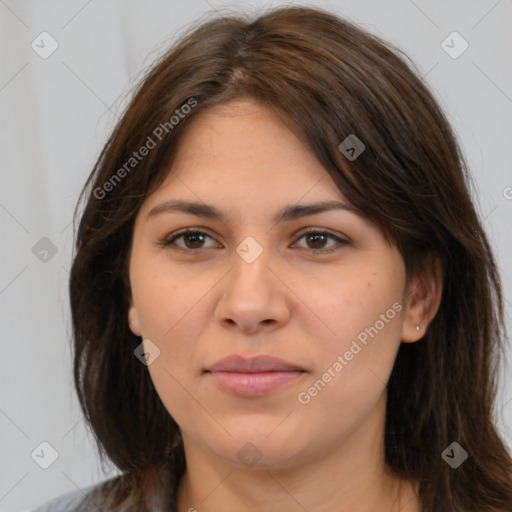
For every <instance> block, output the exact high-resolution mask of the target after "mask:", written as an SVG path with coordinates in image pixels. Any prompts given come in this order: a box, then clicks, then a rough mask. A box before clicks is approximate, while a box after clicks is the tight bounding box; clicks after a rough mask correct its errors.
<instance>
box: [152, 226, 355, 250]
mask: <svg viewBox="0 0 512 512" xmlns="http://www.w3.org/2000/svg"><path fill="white" fill-rule="evenodd" d="M205 238H210V239H211V240H213V238H212V237H211V236H210V235H208V234H207V233H205V232H204V231H195V230H191V229H190V230H186V231H181V232H179V233H176V234H175V235H172V236H171V237H169V238H166V239H165V240H164V241H163V242H162V244H161V245H163V246H164V247H169V246H171V245H175V246H176V247H177V248H178V249H181V250H184V251H190V250H192V251H194V250H197V249H205V248H207V247H203V246H202V244H203V243H204V239H205ZM303 238H304V239H306V240H307V243H308V244H311V243H312V244H313V247H304V248H305V249H306V250H309V251H313V252H324V253H330V252H333V251H335V250H337V249H338V248H339V246H342V245H346V244H347V243H348V242H347V241H346V240H343V239H342V238H339V237H338V236H335V235H333V234H332V233H329V232H326V231H307V232H305V233H302V235H301V236H300V237H299V239H298V240H301V239H303ZM179 239H183V240H184V241H186V240H188V241H189V242H185V247H183V246H181V245H179V244H177V243H175V242H176V240H179ZM328 239H331V240H333V241H334V242H335V243H334V247H333V246H331V247H330V248H325V247H323V246H324V245H325V242H326V241H327V240H328ZM214 242H215V241H214ZM215 243H216V242H215ZM217 245H218V244H217ZM214 246H215V244H214V245H213V246H210V247H214ZM320 246H322V247H320Z"/></svg>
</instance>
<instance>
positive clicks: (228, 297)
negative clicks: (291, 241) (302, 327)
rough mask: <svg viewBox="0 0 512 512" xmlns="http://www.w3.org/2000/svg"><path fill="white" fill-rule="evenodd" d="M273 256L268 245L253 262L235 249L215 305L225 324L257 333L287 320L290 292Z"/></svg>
mask: <svg viewBox="0 0 512 512" xmlns="http://www.w3.org/2000/svg"><path fill="white" fill-rule="evenodd" d="M271 260H272V258H271V257H270V250H269V249H266V248H265V249H264V250H263V252H262V253H261V254H260V255H259V256H258V257H257V258H256V259H255V260H254V261H252V262H251V263H249V262H247V261H246V260H244V259H243V258H242V257H241V256H239V254H238V253H234V255H233V268H232V269H231V271H230V272H228V274H227V275H226V277H225V278H224V279H223V280H222V281H221V283H220V286H221V287H222V295H221V297H220V299H219V301H218V303H217V308H216V318H217V321H218V322H219V323H220V324H221V325H222V326H223V327H224V328H227V329H231V330H238V331H242V332H243V333H245V334H256V333H258V332H269V331H272V330H275V329H278V328H280V327H281V326H283V325H284V324H285V323H286V322H287V321H288V319H289V317H290V300H289V297H290V295H289V294H291V292H290V291H289V288H288V287H287V286H286V284H285V279H283V277H284V276H280V275H279V270H278V269H277V270H276V267H277V265H276V264H275V262H274V263H273V262H272V261H271Z"/></svg>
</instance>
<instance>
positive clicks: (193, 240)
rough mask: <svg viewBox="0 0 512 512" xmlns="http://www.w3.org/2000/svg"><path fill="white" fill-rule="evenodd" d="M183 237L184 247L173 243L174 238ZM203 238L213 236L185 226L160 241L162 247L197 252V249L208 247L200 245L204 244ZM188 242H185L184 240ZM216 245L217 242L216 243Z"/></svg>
mask: <svg viewBox="0 0 512 512" xmlns="http://www.w3.org/2000/svg"><path fill="white" fill-rule="evenodd" d="M181 238H182V239H183V240H184V241H185V247H183V246H181V245H179V244H177V243H175V242H176V240H179V239H181ZM205 238H210V239H211V240H213V238H212V237H211V236H210V235H208V233H205V232H204V231H198V230H195V229H190V228H187V229H185V230H182V231H178V232H177V233H173V234H172V235H170V236H169V237H166V238H165V240H163V242H162V243H161V245H162V246H163V247H170V246H175V247H171V248H172V249H174V248H177V249H178V250H182V251H194V252H197V250H199V249H205V248H206V249H207V248H208V247H202V246H201V245H202V244H204V240H205ZM187 240H188V241H189V242H186V241H187ZM217 246H218V244H217Z"/></svg>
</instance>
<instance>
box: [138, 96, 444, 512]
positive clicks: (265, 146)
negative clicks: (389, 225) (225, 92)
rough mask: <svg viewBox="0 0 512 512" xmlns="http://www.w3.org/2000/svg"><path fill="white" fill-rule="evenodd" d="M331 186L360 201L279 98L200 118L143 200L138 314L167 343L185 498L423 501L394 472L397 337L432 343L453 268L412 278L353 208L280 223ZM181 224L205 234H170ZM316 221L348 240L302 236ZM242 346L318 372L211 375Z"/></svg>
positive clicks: (163, 376) (162, 380) (193, 503)
mask: <svg viewBox="0 0 512 512" xmlns="http://www.w3.org/2000/svg"><path fill="white" fill-rule="evenodd" d="M172 199H182V200H187V201H199V202H201V203H208V204H211V205H214V206H216V207H217V208H218V209H219V210H222V211H223V212H224V213H225V215H226V219H225V221H223V222H221V221H218V220H212V219H208V218H202V217H198V216H195V215H192V214H189V213H182V212H169V211H167V212H161V213H159V214H156V215H151V216H148V213H149V212H150V211H151V210H152V209H153V208H154V207H155V206H158V205H160V204H162V203H164V202H166V201H169V200H172ZM320 200H339V201H344V202H345V203H347V201H346V199H344V197H343V195H342V194H341V192H340V191H339V190H338V188H337V187H336V185H335V184H334V182H333V181H332V179H331V177H330V176H329V175H328V174H327V172H326V171H325V169H324V168H323V167H322V165H321V164H320V163H319V162H318V161H317V160H316V159H315V157H314V155H313V154H312V153H311V152H310V151H309V150H308V149H307V148H306V147H305V146H304V145H303V144H302V143H301V142H300V141H299V140H298V138H297V137H296V136H295V135H294V134H293V133H292V132H291V131H290V130H289V129H288V128H287V127H286V126H285V125H284V124H283V123H282V121H281V120H280V119H279V117H277V116H276V115H275V114H274V112H273V111H272V110H268V109H266V108H265V107H262V106H261V105H259V104H258V103H256V102H254V101H252V100H237V101H236V102H232V103H230V104H228V105H224V106H221V107H215V108H213V109H211V110H209V111H207V112H205V113H202V114H201V115H199V116H198V117H197V118H195V119H194V120H193V121H192V122H191V123H190V125H189V126H188V127H187V131H186V133H185V137H184V139H183V140H182V142H181V145H180V148H179V150H178V153H177V156H176V159H175V160H174V162H173V165H172V168H171V169H170V172H169V174H168V176H167V177H166V179H165V181H164V182H163V184H162V185H161V186H160V187H159V188H158V189H157V190H156V191H155V192H154V193H153V194H151V195H150V196H148V197H147V198H146V200H145V202H144V203H143V205H142V207H141V209H140V211H139V213H138V215H137V218H136V222H135V227H134V233H133V245H132V252H131V256H130V282H131V288H132V297H131V306H130V310H129V318H128V321H129V324H130V328H131V330H132V331H133V332H134V333H135V334H136V335H137V336H141V337H142V338H143V339H144V340H148V339H149V340H151V342H152V343H153V344H154V345H152V346H156V347H158V349H159V350H160V354H159V356H158V357H157V358H155V359H154V362H152V363H151V364H149V366H148V370H149V372H150V375H151V378H152V380H153V382H154V385H155V388H156V390H157V392H158V394H159V396H160V398H161V400H162V402H163V404H164V405H165V407H166V408H167V410H168V411H169V414H171V415H172V417H173V418H174V419H175V420H176V422H177V423H178V425H179V426H180V428H181V431H182V436H183V442H184V448H185V454H186V458H187V471H186V473H185V475H184V478H183V479H182V481H181V483H180V488H179V494H178V496H179V511H180V512H185V511H189V510H194V509H196V510H198V511H199V512H209V511H218V510H250V511H265V512H272V511H282V510H283V509H286V510H287V511H288V512H295V511H297V512H299V511H304V510H307V511H309V512H327V511H337V512H345V511H347V512H348V511H351V512H353V511H361V512H365V511H368V512H370V511H375V510H379V511H398V510H400V511H401V512H416V511H418V510H419V508H418V500H417V497H416V490H415V488H414V486H413V483H412V482H409V481H403V482H400V481H399V480H398V479H395V478H393V477H392V476H390V475H389V474H388V473H387V472H386V467H385V464H384V437H383V435H384V421H385V406H386V398H387V394H386V383H387V381H388V379H389V376H390V373H391V370H392V368H393V364H394V361H395V358H396V354H397V351H398V349H399V346H400V343H401V342H407V343H408V342H416V341H418V340H420V339H421V338H422V337H423V335H424V333H425V330H426V328H427V327H428V324H429V322H430V321H431V320H432V318H433V317H434V315H435V313H436V311H437V308H438V306H439V301H440V296H441V285H440V282H441V278H440V271H439V268H438V267H435V266H434V267H433V270H431V271H428V272H427V271H425V272H424V273H423V274H422V275H421V276H418V277H416V278H411V279H410V280H409V282H406V272H405V266H404V262H403V259H402V256H401V255H400V253H399V251H398V249H397V248H396V247H395V246H394V245H390V244H388V243H387V242H386V240H385V239H384V237H383V235H382V233H381V232H380V231H379V230H378V229H377V228H376V227H375V226H374V225H373V224H371V223H370V222H369V221H368V220H366V219H364V217H362V216H360V215H358V214H357V213H354V212H352V211H347V210H331V211H327V212H322V213H318V214H315V215H311V216H308V217H303V218H298V219H295V220H291V221H285V222H281V223H278V224H276V223H274V222H273V220H272V219H273V216H274V215H275V214H276V212H277V211H278V210H280V209H281V208H283V207H285V206H288V205H295V204H309V203H313V202H316V201H320ZM347 204H348V203H347ZM183 228H195V229H198V230H199V231H202V232H205V233H206V234H207V235H208V236H205V237H203V238H201V237H199V238H198V237H197V235H196V237H195V238H194V236H192V237H191V236H190V235H189V236H188V237H181V238H178V239H176V240H175V241H174V244H171V245H168V246H163V245H162V244H161V242H162V241H163V240H165V239H166V238H167V239H169V238H170V235H172V234H174V233H176V232H178V231H179V230H181V229H183ZM304 228H315V230H316V231H320V232H325V231H328V232H329V233H331V234H333V235H334V236H337V237H339V238H340V239H343V240H345V241H346V243H341V244H340V243H338V242H337V241H336V239H332V238H329V237H326V238H322V237H321V238H320V239H318V238H317V239H315V238H314V237H313V238H311V236H310V237H308V236H303V233H302V230H303V229H304ZM247 237H253V238H254V239H255V240H256V241H257V243H258V244H259V246H260V247H261V249H262V252H261V254H260V255H259V256H258V257H257V258H256V259H255V260H254V261H252V262H251V263H248V262H247V261H246V260H245V259H244V258H242V257H241V256H240V255H239V254H238V253H237V251H236V249H237V247H238V246H240V244H241V243H242V242H243V241H244V240H245V239H246V238H247ZM242 246H243V244H242ZM180 247H181V248H182V250H179V248H180ZM333 247H334V248H337V249H336V250H335V251H334V252H332V253H330V254H326V253H325V249H328V248H333ZM253 250H254V247H253V248H252V249H251V251H253ZM315 251H316V252H315ZM393 304H399V305H400V306H401V310H400V311H399V312H398V313H397V314H396V315H395V316H394V318H392V319H391V320H389V319H388V322H386V323H385V326H384V327H383V328H382V329H380V330H379V332H378V334H377V335H376V336H374V337H373V338H370V341H369V342H368V344H367V345H366V346H363V348H362V350H361V351H359V352H358V353H357V355H355V356H354V357H353V358H352V359H351V360H350V361H347V364H346V366H344V367H343V369H342V371H341V372H339V373H337V374H336V376H335V377H334V378H332V379H331V381H330V382H329V383H328V384H327V385H326V386H325V387H324V388H323V389H322V390H321V391H320V392H318V393H317V394H316V396H314V397H311V400H310V401H309V402H308V403H307V404H303V403H300V402H299V400H298V395H299V393H301V392H304V391H307V390H308V389H309V388H310V387H311V386H312V384H313V383H314V382H316V381H318V379H321V378H322V375H324V374H325V372H326V371H327V370H328V368H330V367H331V368H332V366H333V363H334V362H335V361H336V360H337V358H338V356H340V355H342V356H343V354H344V353H345V352H346V351H347V350H349V349H350V346H351V343H352V341H353V340H355V339H356V337H357V335H358V334H359V333H361V332H362V331H364V329H365V328H368V327H370V326H374V325H375V324H376V321H377V320H379V318H381V317H380V315H381V314H384V313H385V312H386V311H388V310H389V309H390V308H392V306H393ZM416 325H420V326H421V331H418V330H417V329H416ZM144 343H145V347H149V345H148V342H147V341H145V342H144ZM149 350H150V352H151V350H152V349H149ZM230 354H241V355H244V356H252V355H257V354H265V355H271V356H275V357H279V358H281V359H284V360H286V361H288V362H291V363H294V364H296V365H298V366H300V367H301V368H303V369H305V370H306V372H305V373H303V374H302V376H301V377H300V378H299V379H298V380H296V381H294V382H292V383H290V384H288V385H286V386H284V387H282V388H279V389H278V390H275V391H273V392H272V393H270V394H269V395H267V396H264V397H260V398H242V397H238V396H234V395H232V394H230V393H227V392H226V391H224V390H223V389H221V388H220V387H219V386H218V385H217V383H216V382H214V381H212V379H211V376H208V375H206V374H204V373H203V370H204V369H205V367H207V366H208V365H211V364H212V363H214V362H216V361H217V360H219V359H221V358H223V357H225V356H227V355H230ZM249 442H250V443H252V445H254V446H255V447H256V448H257V451H256V450H255V449H254V448H252V450H253V454H255V457H256V454H257V455H258V456H261V458H260V459H259V460H258V462H257V463H256V464H254V465H252V466H251V467H249V465H248V464H247V463H244V462H243V461H242V460H240V458H239V457H237V453H238V452H239V450H240V449H241V448H242V447H244V445H246V443H249ZM246 449H247V448H246ZM400 483H401V484H402V485H401V486H400Z"/></svg>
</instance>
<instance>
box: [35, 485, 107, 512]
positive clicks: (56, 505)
mask: <svg viewBox="0 0 512 512" xmlns="http://www.w3.org/2000/svg"><path fill="white" fill-rule="evenodd" d="M104 484H105V482H100V483H97V484H93V485H90V486H89V487H85V488H84V489H77V490H76V491H70V492H67V493H65V494H61V495H60V496H57V497H55V498H52V499H50V500H48V501H46V502H44V503H43V504H41V505H39V506H38V507H37V508H35V509H33V510H31V511H30V512H100V509H99V508H98V507H97V506H95V504H94V502H93V500H87V499H85V498H86V497H87V496H88V495H89V494H90V493H91V492H92V491H94V490H95V489H97V488H98V487H100V486H101V485H104ZM84 499H85V502H83V501H84ZM81 502H83V503H82V505H81V506H80V507H79V505H80V503H81Z"/></svg>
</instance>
